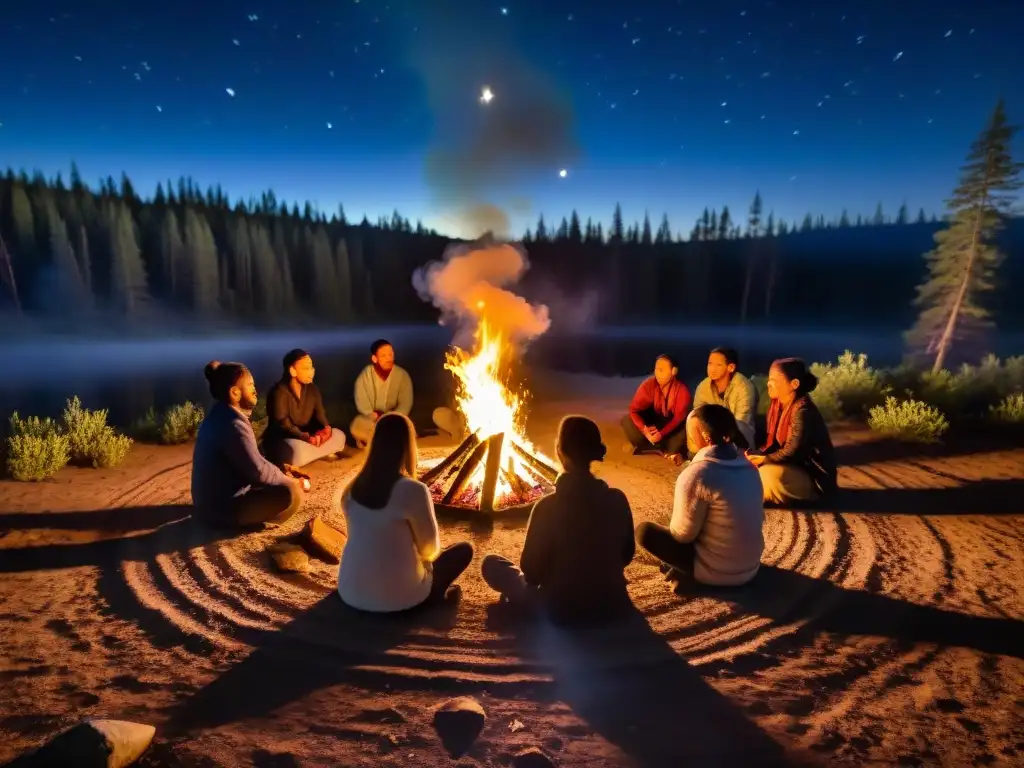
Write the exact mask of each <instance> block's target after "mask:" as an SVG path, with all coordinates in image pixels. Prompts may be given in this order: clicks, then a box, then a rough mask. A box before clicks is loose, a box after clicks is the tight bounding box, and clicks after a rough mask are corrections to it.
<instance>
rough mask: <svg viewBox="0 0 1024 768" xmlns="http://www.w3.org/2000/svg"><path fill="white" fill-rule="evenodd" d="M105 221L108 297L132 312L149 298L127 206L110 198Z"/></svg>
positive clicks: (122, 309) (116, 304)
mask: <svg viewBox="0 0 1024 768" xmlns="http://www.w3.org/2000/svg"><path fill="white" fill-rule="evenodd" d="M106 225H107V241H108V242H109V244H110V299H111V301H112V302H113V304H114V306H115V307H117V308H118V309H120V310H121V311H122V312H124V313H125V314H128V315H131V314H135V313H136V312H138V311H139V310H140V309H142V307H143V306H144V305H145V304H146V303H147V301H148V300H149V287H148V285H147V283H146V269H145V267H144V266H143V263H142V253H141V251H140V250H139V245H138V242H137V241H136V240H135V224H134V222H133V221H132V215H131V211H130V210H129V209H128V206H127V205H125V204H124V203H121V202H113V201H111V202H110V203H109V204H108V206H107V216H106Z"/></svg>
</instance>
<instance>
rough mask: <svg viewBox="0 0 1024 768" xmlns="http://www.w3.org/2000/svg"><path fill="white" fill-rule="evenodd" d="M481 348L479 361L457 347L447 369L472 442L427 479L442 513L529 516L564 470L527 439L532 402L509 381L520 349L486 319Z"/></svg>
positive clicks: (476, 344) (478, 338) (476, 341)
mask: <svg viewBox="0 0 1024 768" xmlns="http://www.w3.org/2000/svg"><path fill="white" fill-rule="evenodd" d="M474 347H475V349H474V352H473V353H472V354H469V353H467V352H466V351H464V350H462V349H460V348H459V347H452V349H451V350H450V351H449V352H448V355H447V361H446V363H445V369H446V370H448V371H451V373H452V375H453V376H454V377H455V383H456V403H457V405H458V408H459V410H460V411H461V412H462V415H463V416H464V417H465V420H466V424H467V426H468V427H469V436H468V437H467V438H466V439H465V440H463V441H462V443H461V444H460V445H459V446H458V447H457V448H456V449H455V450H454V451H452V452H451V453H450V454H448V456H446V457H445V458H443V459H442V460H441V461H440V463H438V464H436V465H434V466H432V467H430V468H428V469H426V471H424V472H423V473H422V474H421V475H420V480H421V481H423V482H424V483H425V484H426V485H427V486H428V487H429V488H430V492H431V495H432V496H433V498H434V503H435V505H436V506H438V507H440V508H442V509H447V510H449V511H470V510H476V511H479V512H482V513H491V512H504V513H510V512H515V511H520V512H521V511H526V510H528V509H529V507H530V506H532V504H533V502H535V501H537V500H538V499H540V498H542V497H544V496H546V495H548V494H549V493H551V492H552V491H553V490H554V482H555V478H556V477H557V476H558V470H557V469H556V468H555V463H554V462H553V461H552V460H551V459H549V458H547V457H546V456H544V455H543V454H542V453H541V452H540V451H538V450H537V449H536V448H535V447H534V446H533V445H532V444H531V443H530V441H529V439H527V437H526V434H525V431H524V428H523V427H524V421H525V409H524V407H523V406H524V396H523V395H518V394H516V393H515V392H513V391H512V390H510V389H509V388H508V386H507V385H506V383H505V382H504V381H503V380H502V376H501V370H502V366H503V363H506V362H507V358H508V355H509V354H510V353H511V351H512V346H511V345H510V344H508V342H507V340H506V339H505V338H503V337H502V334H501V333H500V332H498V331H494V330H492V329H491V328H490V327H489V326H488V324H487V322H486V320H481V321H480V324H479V326H478V327H477V331H476V334H475V338H474Z"/></svg>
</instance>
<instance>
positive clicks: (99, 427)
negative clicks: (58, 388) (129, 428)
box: [64, 396, 132, 469]
mask: <svg viewBox="0 0 1024 768" xmlns="http://www.w3.org/2000/svg"><path fill="white" fill-rule="evenodd" d="M64 433H65V434H66V435H67V437H68V440H69V441H70V447H71V461H72V462H73V463H75V464H80V465H82V466H91V467H97V468H104V469H107V468H110V467H116V466H117V465H118V464H120V463H121V462H122V461H124V459H125V456H127V455H128V450H129V449H130V448H131V446H132V439H131V438H130V437H126V436H124V435H119V434H117V432H115V431H114V428H113V427H111V426H109V425H108V424H107V411H106V410H105V409H104V410H100V411H90V410H88V409H86V408H83V407H82V402H81V400H79V399H78V397H77V396H75V397H73V398H71V399H70V400H68V401H67V406H66V407H65V408H64Z"/></svg>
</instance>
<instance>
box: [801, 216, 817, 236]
mask: <svg viewBox="0 0 1024 768" xmlns="http://www.w3.org/2000/svg"><path fill="white" fill-rule="evenodd" d="M812 229H814V217H813V216H811V214H809V213H808V214H807V215H806V216H804V220H803V221H802V222H801V223H800V231H801V232H810V231H811V230H812Z"/></svg>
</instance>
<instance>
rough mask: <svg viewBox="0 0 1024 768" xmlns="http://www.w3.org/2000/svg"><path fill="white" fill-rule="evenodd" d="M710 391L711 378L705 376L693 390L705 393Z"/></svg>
mask: <svg viewBox="0 0 1024 768" xmlns="http://www.w3.org/2000/svg"><path fill="white" fill-rule="evenodd" d="M710 389H711V378H710V377H709V376H705V377H704V378H703V379H701V382H700V384H698V385H697V388H696V389H694V390H693V391H694V392H707V391H709V390H710Z"/></svg>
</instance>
